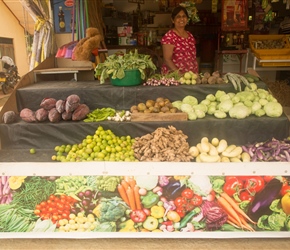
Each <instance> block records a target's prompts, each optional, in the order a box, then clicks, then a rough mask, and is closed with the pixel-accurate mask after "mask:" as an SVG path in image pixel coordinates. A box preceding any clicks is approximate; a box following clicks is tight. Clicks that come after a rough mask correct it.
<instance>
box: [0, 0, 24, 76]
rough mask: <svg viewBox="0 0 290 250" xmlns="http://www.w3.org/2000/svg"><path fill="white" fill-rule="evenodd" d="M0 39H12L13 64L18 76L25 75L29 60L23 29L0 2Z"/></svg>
mask: <svg viewBox="0 0 290 250" xmlns="http://www.w3.org/2000/svg"><path fill="white" fill-rule="evenodd" d="M0 37H5V38H10V39H13V45H14V53H15V64H16V65H17V67H18V72H19V75H20V76H23V75H25V74H26V73H27V72H28V71H29V60H28V55H27V53H26V43H25V34H24V28H23V27H22V26H21V25H20V24H19V21H18V20H17V18H16V17H15V16H14V15H13V14H12V13H11V12H10V11H9V9H8V8H7V7H6V5H4V4H3V2H2V1H0ZM2 56H3V55H2Z"/></svg>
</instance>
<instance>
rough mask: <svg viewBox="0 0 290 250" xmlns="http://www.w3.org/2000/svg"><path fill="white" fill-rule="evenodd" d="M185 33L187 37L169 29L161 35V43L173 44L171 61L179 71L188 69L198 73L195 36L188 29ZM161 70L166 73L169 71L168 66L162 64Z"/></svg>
mask: <svg viewBox="0 0 290 250" xmlns="http://www.w3.org/2000/svg"><path fill="white" fill-rule="evenodd" d="M187 34H188V37H187V38H184V37H181V36H179V35H177V34H176V33H175V32H174V31H173V30H169V31H168V32H167V33H166V34H165V35H164V36H163V37H162V40H161V44H171V45H174V49H173V55H172V61H173V63H174V64H175V65H176V67H178V68H179V71H180V72H181V73H185V72H188V71H192V72H194V73H198V64H197V61H196V47H195V43H196V42H195V38H194V37H193V35H192V34H191V33H190V32H189V31H187ZM161 71H162V73H163V74H166V73H168V72H169V68H168V67H167V66H166V65H165V64H163V65H162V69H161Z"/></svg>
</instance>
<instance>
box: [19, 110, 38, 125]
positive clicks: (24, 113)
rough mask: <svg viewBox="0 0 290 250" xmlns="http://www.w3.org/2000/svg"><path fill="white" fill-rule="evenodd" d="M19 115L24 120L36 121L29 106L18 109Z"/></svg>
mask: <svg viewBox="0 0 290 250" xmlns="http://www.w3.org/2000/svg"><path fill="white" fill-rule="evenodd" d="M20 117H21V119H22V120H23V121H25V122H36V121H37V120H36V117H35V112H34V111H32V110H31V109H29V108H24V109H22V110H21V111H20Z"/></svg>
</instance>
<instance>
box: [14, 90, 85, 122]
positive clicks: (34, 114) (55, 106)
mask: <svg viewBox="0 0 290 250" xmlns="http://www.w3.org/2000/svg"><path fill="white" fill-rule="evenodd" d="M89 112H90V109H89V107H88V106H87V105H86V104H82V103H81V102H80V97H79V96H78V95H76V94H72V95H69V96H68V97H67V98H66V99H65V100H61V99H60V100H56V99H55V98H44V99H43V100H42V101H41V103H40V108H39V109H37V110H36V111H34V110H31V109H29V108H24V109H22V110H21V111H20V118H21V119H22V120H23V121H25V122H45V121H50V122H53V123H57V122H60V121H61V120H64V121H69V120H72V121H80V120H83V119H84V118H86V116H87V114H88V113H89Z"/></svg>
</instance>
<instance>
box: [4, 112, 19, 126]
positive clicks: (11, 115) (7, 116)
mask: <svg viewBox="0 0 290 250" xmlns="http://www.w3.org/2000/svg"><path fill="white" fill-rule="evenodd" d="M2 120H3V122H4V123H5V124H10V123H13V122H15V120H16V114H15V112H14V111H6V112H5V113H4V114H3V116H2Z"/></svg>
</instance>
